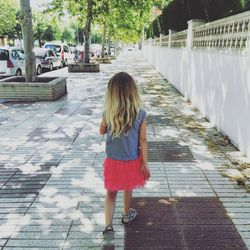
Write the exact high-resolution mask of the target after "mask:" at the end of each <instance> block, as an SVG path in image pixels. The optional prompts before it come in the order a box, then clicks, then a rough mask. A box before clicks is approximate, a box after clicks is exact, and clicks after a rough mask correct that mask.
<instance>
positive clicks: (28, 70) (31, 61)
mask: <svg viewBox="0 0 250 250" xmlns="http://www.w3.org/2000/svg"><path fill="white" fill-rule="evenodd" d="M20 6H21V11H20V23H21V26H22V33H23V43H24V53H25V74H26V82H33V81H35V78H36V58H35V54H34V52H33V48H34V41H33V30H32V13H31V8H30V1H29V0H20Z"/></svg>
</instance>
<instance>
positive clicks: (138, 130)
mask: <svg viewBox="0 0 250 250" xmlns="http://www.w3.org/2000/svg"><path fill="white" fill-rule="evenodd" d="M145 118H146V112H145V111H144V110H143V109H141V100H140V97H139V95H138V90H137V86H136V84H135V81H134V80H133V78H132V77H131V76H130V75H129V74H127V73H125V72H120V73H117V74H115V75H114V76H113V77H112V78H111V79H110V81H109V83H108V87H107V92H106V99H105V107H104V115H103V120H102V122H101V124H100V134H101V135H104V134H106V133H107V141H106V154H107V158H106V159H105V161H104V185H105V189H106V190H107V192H106V197H105V206H104V207H105V221H106V228H105V230H104V232H103V234H104V239H105V236H106V235H110V233H112V232H113V227H112V219H113V215H114V211H115V201H116V195H117V191H118V190H123V191H124V192H123V214H122V218H121V222H122V223H123V224H129V223H130V222H132V221H133V220H134V219H135V217H136V215H137V212H136V210H135V209H133V208H131V207H130V205H131V200H132V191H133V189H134V188H139V187H143V186H144V185H145V182H146V180H148V179H149V177H150V172H149V169H148V164H147V160H148V154H147V139H146V119H145Z"/></svg>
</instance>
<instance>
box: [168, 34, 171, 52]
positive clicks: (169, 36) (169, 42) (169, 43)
mask: <svg viewBox="0 0 250 250" xmlns="http://www.w3.org/2000/svg"><path fill="white" fill-rule="evenodd" d="M171 36H172V30H168V47H169V48H171Z"/></svg>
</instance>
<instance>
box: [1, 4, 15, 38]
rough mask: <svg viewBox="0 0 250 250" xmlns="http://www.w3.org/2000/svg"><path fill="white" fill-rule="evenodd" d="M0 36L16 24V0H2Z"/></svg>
mask: <svg viewBox="0 0 250 250" xmlns="http://www.w3.org/2000/svg"><path fill="white" fill-rule="evenodd" d="M0 6H1V8H0V36H4V35H7V34H8V33H9V32H11V31H12V30H13V29H14V27H15V26H16V13H17V8H16V7H15V1H13V0H0Z"/></svg>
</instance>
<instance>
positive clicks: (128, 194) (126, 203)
mask: <svg viewBox="0 0 250 250" xmlns="http://www.w3.org/2000/svg"><path fill="white" fill-rule="evenodd" d="M132 192H133V190H126V191H124V192H123V214H127V213H128V211H129V209H130V206H131V201H132Z"/></svg>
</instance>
